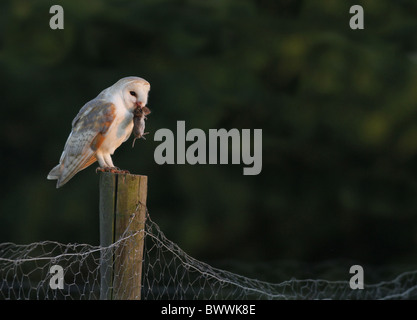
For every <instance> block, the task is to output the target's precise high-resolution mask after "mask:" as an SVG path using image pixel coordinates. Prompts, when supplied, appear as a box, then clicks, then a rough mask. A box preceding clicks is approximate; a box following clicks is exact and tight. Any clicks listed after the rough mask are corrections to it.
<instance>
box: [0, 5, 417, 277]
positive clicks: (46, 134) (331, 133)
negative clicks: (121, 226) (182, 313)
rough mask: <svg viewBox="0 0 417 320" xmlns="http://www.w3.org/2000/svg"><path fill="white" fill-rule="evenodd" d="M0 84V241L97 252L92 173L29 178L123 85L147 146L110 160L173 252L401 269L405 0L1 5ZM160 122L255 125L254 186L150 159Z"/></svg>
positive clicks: (407, 121)
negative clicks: (140, 115) (132, 82)
mask: <svg viewBox="0 0 417 320" xmlns="http://www.w3.org/2000/svg"><path fill="white" fill-rule="evenodd" d="M54 4H60V5H62V7H63V8H64V12H65V13H64V18H65V24H64V26H65V28H64V30H51V29H50V28H49V19H50V18H51V17H52V15H51V14H50V13H49V8H50V7H51V6H52V5H54ZM353 4H361V5H362V6H363V8H364V11H365V29H364V30H351V29H350V28H349V20H350V18H351V14H349V8H350V7H351V6H352V5H353ZM0 73H1V78H0V94H1V97H2V104H1V105H2V106H1V110H2V116H1V126H0V143H1V168H2V170H1V172H0V176H1V181H2V183H1V188H2V191H1V196H0V242H7V241H11V242H16V243H30V242H35V241H42V240H56V241H60V242H64V243H67V242H77V243H90V244H98V243H99V226H98V175H96V173H95V168H96V167H97V165H96V164H95V165H92V166H91V167H89V168H87V169H86V170H84V171H82V172H80V173H79V174H77V175H76V176H75V177H74V178H73V179H72V180H71V181H70V182H69V183H68V184H66V185H65V186H64V187H63V188H61V189H58V190H57V189H55V182H54V181H48V180H46V176H47V174H48V172H49V170H50V169H51V168H52V167H53V166H55V165H56V164H57V163H58V160H59V157H60V155H61V152H62V149H63V147H64V144H65V141H66V139H67V136H68V134H69V133H70V130H71V121H72V119H73V118H74V117H75V115H76V114H77V112H78V110H79V109H80V108H81V107H82V105H83V104H84V103H85V102H87V101H88V100H90V99H92V98H94V97H95V96H96V95H97V94H98V93H99V92H100V91H101V90H103V89H104V88H106V87H109V86H110V85H112V84H113V83H115V82H116V81H117V80H118V79H120V78H122V77H125V76H130V75H136V76H140V77H143V78H145V79H146V80H148V81H149V82H150V83H151V92H150V98H149V107H150V109H151V110H152V114H151V115H150V116H149V120H148V122H147V131H149V132H150V135H149V136H148V138H147V140H146V141H145V140H140V141H137V143H136V145H135V148H134V149H132V148H131V142H132V140H129V141H128V142H127V143H125V144H124V145H122V146H121V147H120V148H119V149H118V150H117V151H116V153H115V155H114V157H113V161H114V163H115V164H116V165H117V166H119V167H121V168H123V169H128V170H130V172H132V173H137V174H144V175H148V177H149V186H148V209H149V212H150V215H151V218H152V219H153V220H154V221H155V222H157V223H158V224H159V225H160V226H161V228H162V230H163V231H164V232H165V233H166V235H167V237H168V238H169V239H171V240H173V241H174V242H176V243H178V244H179V245H180V247H181V248H183V249H184V250H185V251H186V252H188V253H189V254H191V255H192V256H194V257H195V258H197V259H200V260H204V261H211V260H225V259H230V260H236V261H242V262H245V263H248V264H250V263H256V262H260V261H261V262H265V263H268V262H271V263H273V262H274V261H278V260H295V261H300V262H308V263H317V262H320V261H328V260H334V259H347V260H350V261H355V262H357V263H362V264H366V263H370V264H374V265H384V264H391V263H400V264H401V263H403V264H407V265H408V266H410V265H413V264H414V267H409V268H413V269H415V263H416V249H417V183H416V182H417V180H416V178H417V156H416V155H417V2H416V1H415V0H398V1H390V0H367V1H347V0H344V1H334V0H305V1H303V0H279V1H278V0H211V1H207V0H141V1H133V0H130V1H129V0H123V1H122V0H117V1H116V0H112V1H110V0H108V1H104V0H102V1H99V0H90V1H81V0H71V1H58V2H53V1H50V0H37V1H31V0H14V1H1V3H0ZM177 120H185V121H186V129H187V130H189V129H191V128H201V129H203V130H205V131H206V132H208V129H209V128H226V129H231V128H238V129H239V130H240V129H244V128H249V129H255V128H260V129H262V130H263V170H262V172H261V174H260V175H258V176H244V175H243V174H242V168H243V166H244V165H243V164H241V165H194V166H193V165H188V164H186V165H163V166H159V165H157V164H156V163H155V161H154V158H153V152H154V150H155V148H156V146H157V145H158V144H159V142H156V141H153V133H154V132H155V131H156V130H158V129H159V128H169V129H171V130H173V132H174V133H175V132H176V122H177ZM348 267H349V266H346V268H348ZM346 272H347V271H346Z"/></svg>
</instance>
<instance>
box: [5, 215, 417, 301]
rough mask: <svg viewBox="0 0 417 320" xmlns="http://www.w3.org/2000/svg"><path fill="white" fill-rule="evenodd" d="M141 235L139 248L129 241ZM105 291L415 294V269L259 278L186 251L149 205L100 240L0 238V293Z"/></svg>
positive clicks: (138, 294)
mask: <svg viewBox="0 0 417 320" xmlns="http://www.w3.org/2000/svg"><path fill="white" fill-rule="evenodd" d="M142 240H144V249H143V250H141V249H140V248H139V249H138V246H136V244H137V243H140V242H141V241H142ZM56 266H58V268H59V269H60V270H59V271H60V272H61V273H59V272H58V271H56ZM60 275H62V279H60V278H59V276H60ZM111 298H113V299H139V298H140V299H144V300H158V299H175V300H177V299H205V300H206V299H236V300H239V299H242V300H243V299H415V298H417V271H410V272H403V273H400V274H399V275H398V276H396V277H394V278H393V279H391V280H389V281H382V282H379V283H375V284H366V285H365V288H364V289H363V290H358V289H356V290H353V289H352V288H351V286H350V283H349V281H347V280H344V281H330V280H324V279H295V278H291V279H288V280H286V281H282V282H279V283H269V282H264V281H259V280H256V279H251V278H248V277H245V276H242V275H239V274H236V273H232V272H228V271H225V270H221V269H218V268H214V267H212V266H210V265H209V264H207V263H204V262H201V261H198V260H197V259H194V258H193V257H191V256H189V255H188V254H187V253H185V252H184V251H183V250H182V249H181V248H180V247H179V246H178V245H177V244H175V243H173V242H172V241H170V240H169V239H167V238H166V236H165V235H164V233H163V232H162V231H161V230H160V228H159V226H158V225H157V224H156V223H155V222H153V221H152V220H151V218H150V217H149V214H148V213H147V217H146V222H145V229H144V230H131V227H130V224H129V226H128V228H127V230H126V231H125V232H124V234H123V236H122V237H121V238H120V239H119V240H118V241H117V242H115V243H113V244H112V245H110V246H107V247H102V246H92V245H89V244H71V243H69V244H62V243H58V242H54V241H42V242H37V243H32V244H28V245H18V244H14V243H2V244H0V299H1V300H27V299H60V300H61V299H62V300H67V299H71V300H76V299H83V300H96V299H111Z"/></svg>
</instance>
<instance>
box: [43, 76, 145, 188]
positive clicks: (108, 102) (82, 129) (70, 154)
mask: <svg viewBox="0 0 417 320" xmlns="http://www.w3.org/2000/svg"><path fill="white" fill-rule="evenodd" d="M149 90H150V84H149V82H148V81H146V80H144V79H142V78H139V77H126V78H122V79H120V80H119V81H117V82H116V83H115V84H114V85H112V86H111V87H109V88H107V89H105V90H103V91H102V92H101V93H100V94H99V95H98V96H97V97H96V98H95V99H93V100H91V101H89V102H87V103H86V104H85V105H84V106H83V107H82V108H81V109H80V111H79V112H78V114H77V116H76V117H75V118H74V120H73V121H72V131H71V133H70V135H69V137H68V139H67V142H66V143H65V147H64V151H63V152H62V155H61V158H60V160H59V164H58V165H57V166H56V167H54V168H53V169H52V170H51V172H49V174H48V177H47V179H49V180H58V181H57V184H56V187H57V188H59V187H62V186H63V185H64V184H65V183H67V182H68V181H69V180H70V179H71V178H72V177H73V176H74V175H75V174H76V173H77V172H79V171H81V170H83V169H85V168H87V167H88V166H89V165H91V164H93V163H94V162H95V161H98V164H99V166H100V168H98V169H97V170H100V171H111V172H126V171H120V170H119V169H118V168H116V167H115V166H114V164H113V161H112V159H111V155H113V153H114V151H115V150H116V149H117V148H118V147H119V146H120V145H121V144H122V143H123V142H125V141H126V140H127V139H128V138H129V136H130V135H131V133H132V130H133V116H134V112H135V110H137V109H138V108H140V109H142V108H146V107H145V106H146V104H147V102H148V93H149Z"/></svg>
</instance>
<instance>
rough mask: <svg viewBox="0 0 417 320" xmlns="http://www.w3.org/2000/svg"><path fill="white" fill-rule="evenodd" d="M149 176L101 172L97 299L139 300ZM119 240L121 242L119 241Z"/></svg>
mask: <svg viewBox="0 0 417 320" xmlns="http://www.w3.org/2000/svg"><path fill="white" fill-rule="evenodd" d="M147 183H148V177H147V176H142V175H134V174H128V173H126V174H118V173H111V172H101V173H100V183H99V187H100V246H101V247H104V248H106V247H109V246H110V245H111V244H113V243H115V242H117V241H121V242H120V243H118V244H117V245H116V246H115V247H114V248H110V249H109V250H105V251H103V252H102V256H101V266H100V270H101V288H100V299H117V300H120V299H123V300H134V299H140V293H141V277H142V261H143V246H144V234H145V233H144V229H145V220H146V198H147ZM121 239H122V240H121Z"/></svg>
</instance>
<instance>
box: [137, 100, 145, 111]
mask: <svg viewBox="0 0 417 320" xmlns="http://www.w3.org/2000/svg"><path fill="white" fill-rule="evenodd" d="M136 106H138V107H139V108H140V109H142V108H143V107H144V104H143V102H142V101H137V102H136Z"/></svg>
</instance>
